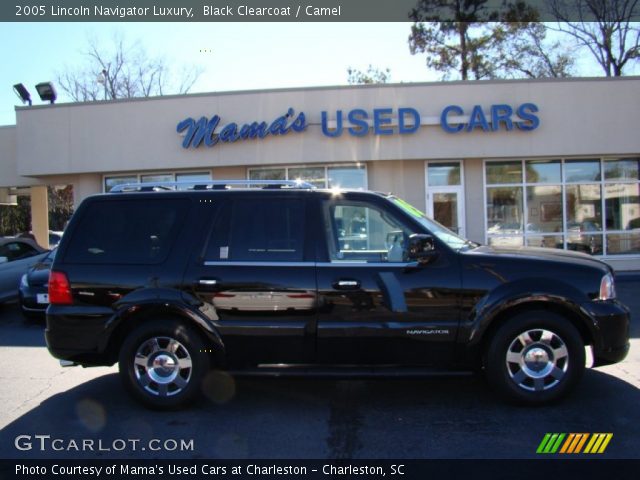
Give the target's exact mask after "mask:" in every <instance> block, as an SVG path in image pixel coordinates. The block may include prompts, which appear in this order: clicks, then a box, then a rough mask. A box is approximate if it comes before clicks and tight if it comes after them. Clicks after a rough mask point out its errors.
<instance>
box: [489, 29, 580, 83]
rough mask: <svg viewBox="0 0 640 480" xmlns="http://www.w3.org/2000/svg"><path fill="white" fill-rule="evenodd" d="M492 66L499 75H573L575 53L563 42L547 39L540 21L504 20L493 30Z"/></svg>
mask: <svg viewBox="0 0 640 480" xmlns="http://www.w3.org/2000/svg"><path fill="white" fill-rule="evenodd" d="M493 37H494V38H493V41H494V50H493V55H492V65H493V69H494V74H495V75H496V76H498V75H499V76H504V77H526V78H545V77H554V78H558V77H570V76H571V74H572V71H573V66H574V56H573V52H572V50H571V49H567V48H566V47H564V46H563V44H562V43H561V42H560V41H555V42H553V43H548V42H547V28H546V27H545V26H544V25H543V24H542V23H538V22H526V23H501V24H499V25H497V26H496V27H495V28H494V31H493Z"/></svg>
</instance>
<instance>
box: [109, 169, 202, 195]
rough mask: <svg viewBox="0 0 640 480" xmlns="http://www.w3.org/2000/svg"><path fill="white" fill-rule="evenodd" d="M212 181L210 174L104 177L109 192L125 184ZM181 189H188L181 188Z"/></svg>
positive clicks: (150, 174) (186, 173) (185, 173)
mask: <svg viewBox="0 0 640 480" xmlns="http://www.w3.org/2000/svg"><path fill="white" fill-rule="evenodd" d="M209 180H211V174H210V173H209V172H182V173H148V174H142V175H127V176H113V177H112V176H108V177H104V191H105V192H109V191H111V189H112V188H113V187H115V186H116V185H122V184H124V183H158V182H173V181H177V182H194V183H195V182H201V181H209ZM180 188H188V186H186V187H180Z"/></svg>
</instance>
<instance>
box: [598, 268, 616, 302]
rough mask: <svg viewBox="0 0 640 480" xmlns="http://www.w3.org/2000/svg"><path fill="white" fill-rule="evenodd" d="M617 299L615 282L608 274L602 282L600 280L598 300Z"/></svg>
mask: <svg viewBox="0 0 640 480" xmlns="http://www.w3.org/2000/svg"><path fill="white" fill-rule="evenodd" d="M613 298H616V287H615V284H614V282H613V275H612V274H611V273H607V274H606V275H605V276H604V277H602V280H600V294H599V295H598V300H611V299H613Z"/></svg>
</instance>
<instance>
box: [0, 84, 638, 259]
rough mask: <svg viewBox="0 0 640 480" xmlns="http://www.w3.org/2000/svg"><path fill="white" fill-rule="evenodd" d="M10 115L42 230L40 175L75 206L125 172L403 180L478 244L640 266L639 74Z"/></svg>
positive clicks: (19, 174) (331, 183) (8, 149)
mask: <svg viewBox="0 0 640 480" xmlns="http://www.w3.org/2000/svg"><path fill="white" fill-rule="evenodd" d="M16 118H17V121H16V125H15V126H10V127H0V152H1V153H0V155H1V156H2V160H1V161H0V201H2V197H3V196H4V197H5V198H6V197H8V196H10V194H11V193H15V191H16V190H15V189H16V188H25V187H28V188H29V189H30V191H31V192H32V203H33V209H34V212H33V213H34V215H33V223H34V232H35V234H36V236H37V238H44V232H46V231H47V227H46V225H44V223H46V215H43V211H44V212H46V195H42V189H43V188H45V186H46V185H60V184H73V186H74V195H75V201H76V203H78V202H80V201H81V200H82V199H83V198H85V197H86V196H88V195H91V194H95V193H100V192H105V191H109V189H111V188H112V187H113V186H114V185H117V184H120V183H127V182H152V181H169V180H171V181H173V180H178V181H198V180H203V179H216V180H218V179H258V180H259V179H298V178H300V179H303V180H306V181H309V182H311V183H313V184H314V185H317V186H319V187H327V188H332V187H343V188H366V189H370V190H377V191H384V192H393V193H395V194H397V195H398V196H400V197H402V198H404V199H405V200H407V201H408V202H410V203H412V204H413V205H414V206H416V207H417V208H419V209H421V210H423V211H425V212H426V213H427V214H428V215H429V216H432V217H434V218H435V219H436V220H438V221H440V222H441V223H443V224H444V225H446V226H448V227H449V228H451V229H452V230H454V231H457V232H458V233H459V234H461V235H463V236H465V237H467V238H469V239H471V240H475V241H478V242H481V243H488V244H491V245H496V246H510V247H517V246H531V247H546V248H559V249H569V250H576V251H581V252H584V253H587V254H590V255H595V256H597V257H599V258H602V259H603V260H605V261H607V262H608V263H610V264H611V265H613V266H614V268H616V269H620V270H627V269H640V176H639V171H640V135H639V134H638V125H640V77H622V78H615V79H604V78H598V79H562V80H513V81H487V82H449V83H426V84H395V85H373V86H349V87H329V88H324V87H323V88H304V89H287V90H269V91H247V92H231V93H212V94H194V95H180V96H169V97H160V98H149V99H136V100H122V101H110V102H90V103H78V104H60V105H43V106H33V107H17V109H16ZM43 197H44V200H43ZM34 200H35V201H34ZM43 202H44V204H43ZM43 209H44V210H43ZM43 222H44V223H43Z"/></svg>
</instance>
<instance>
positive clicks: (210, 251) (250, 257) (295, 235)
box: [207, 198, 305, 262]
mask: <svg viewBox="0 0 640 480" xmlns="http://www.w3.org/2000/svg"><path fill="white" fill-rule="evenodd" d="M304 209H305V203H304V201H302V200H299V199H280V198H260V199H258V198H255V199H253V198H248V199H239V200H235V201H234V202H232V203H231V202H230V203H228V204H226V205H225V206H223V207H222V211H221V212H220V213H219V214H218V215H217V218H216V222H215V224H214V226H213V232H212V235H211V238H210V241H209V245H208V248H207V259H208V260H221V261H224V260H231V261H234V260H235V261H257V262H259V261H263V262H274V261H276V262H277V261H285V262H287V261H288V262H292V261H302V259H303V256H304Z"/></svg>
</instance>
